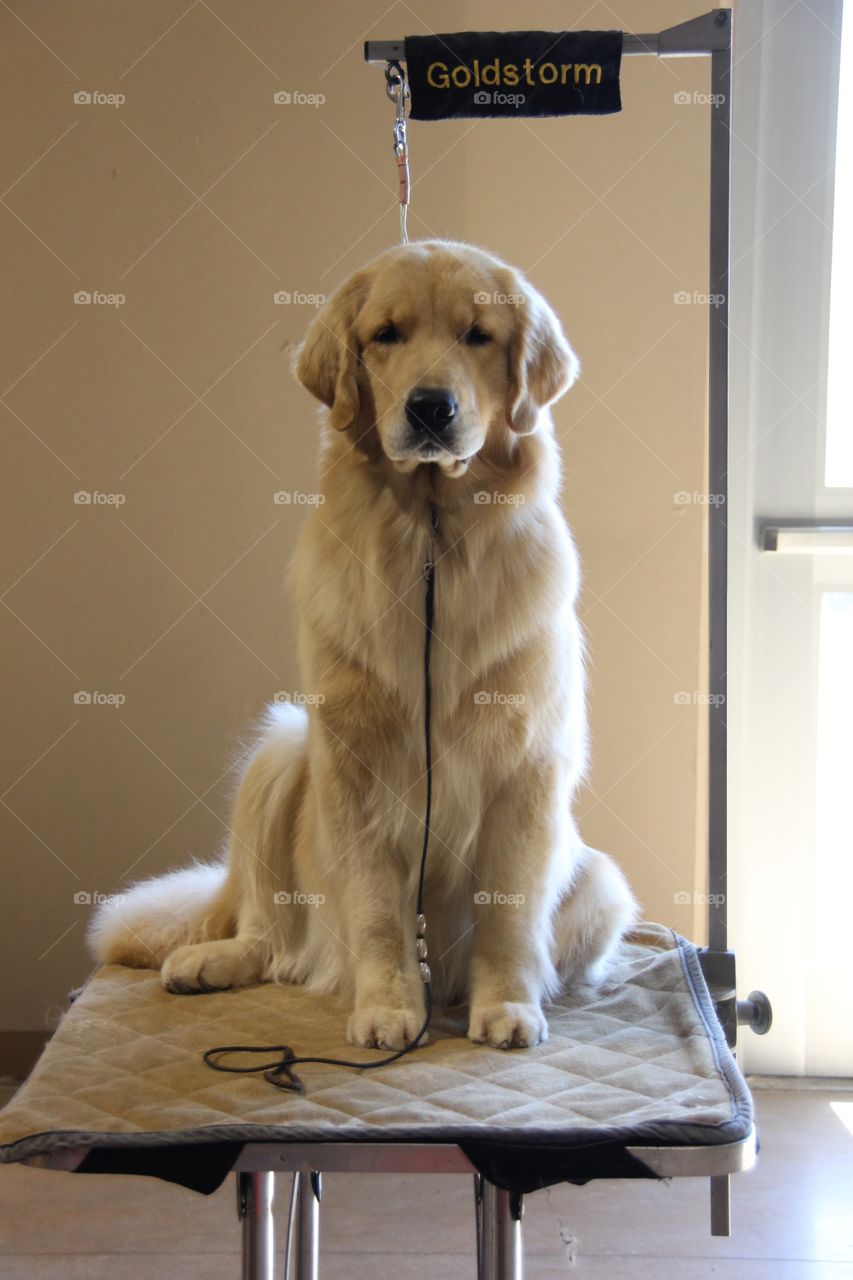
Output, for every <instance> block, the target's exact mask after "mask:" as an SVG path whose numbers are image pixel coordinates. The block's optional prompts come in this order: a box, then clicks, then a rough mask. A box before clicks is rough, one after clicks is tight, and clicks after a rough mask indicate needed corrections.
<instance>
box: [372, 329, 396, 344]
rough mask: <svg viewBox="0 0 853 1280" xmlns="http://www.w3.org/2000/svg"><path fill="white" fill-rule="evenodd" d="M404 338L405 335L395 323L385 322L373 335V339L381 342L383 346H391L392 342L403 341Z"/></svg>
mask: <svg viewBox="0 0 853 1280" xmlns="http://www.w3.org/2000/svg"><path fill="white" fill-rule="evenodd" d="M402 339H403V335H402V333H401V332H400V330H399V329H398V328H397V326H396V325H395V324H384V325H383V326H382V328H381V329H377V331H376V333H374V335H373V341H374V342H381V343H382V345H383V346H389V345H390V344H391V343H392V342H401V341H402Z"/></svg>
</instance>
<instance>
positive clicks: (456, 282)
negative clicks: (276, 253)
mask: <svg viewBox="0 0 853 1280" xmlns="http://www.w3.org/2000/svg"><path fill="white" fill-rule="evenodd" d="M472 326H477V327H474V328H472ZM576 374H577V361H576V359H575V357H574V355H573V353H572V352H571V350H570V348H569V346H568V344H567V342H566V340H565V338H564V336H563V333H562V330H561V328H560V325H559V322H558V321H557V318H556V316H555V315H554V313H553V312H552V311H551V309H550V308H549V307H548V306H547V304H546V303H545V302H544V301H543V299H542V298H541V297H540V296H539V295H538V294H537V293H536V291H535V290H534V289H533V288H532V287H531V286H530V285H529V284H528V282H527V281H526V280H524V278H523V277H522V276H520V275H519V273H517V272H516V271H514V270H513V269H512V268H510V267H507V266H506V265H504V264H503V263H501V262H498V261H497V260H496V259H495V258H493V257H491V256H490V255H488V254H486V253H484V252H483V251H481V250H478V249H474V248H472V247H471V246H468V245H461V244H452V243H443V242H436V241H427V242H422V243H418V244H412V245H408V246H401V247H400V248H396V249H392V250H390V251H389V252H388V253H385V254H383V255H382V256H381V257H380V258H378V259H377V260H376V261H375V262H373V263H372V264H371V265H369V266H368V267H367V268H365V269H364V270H362V271H359V272H357V273H356V274H355V275H354V276H353V277H352V278H351V279H350V280H349V281H347V282H346V283H345V284H344V285H343V286H342V288H341V289H340V290H339V291H338V293H337V294H336V295H335V296H334V297H333V298H332V300H331V301H330V302H329V303H328V305H327V306H326V307H325V309H324V310H323V311H322V312H321V313H320V315H319V316H318V318H317V319H316V320H315V321H314V323H313V325H312V326H311V328H310V330H309V333H308V336H307V338H306V341H305V343H304V344H303V347H302V349H301V351H300V354H299V358H298V363H297V375H298V377H299V378H300V380H301V381H302V383H303V384H304V385H305V386H306V387H307V388H308V389H309V390H310V391H311V392H312V393H313V394H314V395H315V396H317V398H318V399H320V400H321V401H323V402H324V403H325V405H326V406H327V407H328V414H327V415H326V418H327V421H326V425H325V426H324V429H323V447H322V465H321V476H322V479H321V489H322V493H323V496H324V501H323V503H322V504H319V505H317V506H316V507H315V508H314V509H312V511H311V513H310V515H308V517H307V519H306V520H305V524H304V526H303V529H302V533H301V537H300V540H299V544H298V547H297V550H296V554H295V556H294V560H293V564H292V568H291V573H290V586H291V590H292V594H293V597H294V600H295V603H296V609H297V614H298V620H299V650H300V659H301V665H302V672H303V693H304V694H306V695H309V698H308V708H307V710H305V709H302V708H300V707H294V706H291V705H282V706H276V707H274V708H272V709H271V710H270V712H269V713H268V716H267V720H266V723H265V725H264V727H263V730H262V732H261V734H260V737H259V741H258V744H257V747H256V750H255V752H254V754H253V756H252V758H251V760H250V762H249V764H248V767H247V768H246V770H245V773H244V775H243V778H242V782H241V785H240V789H239V792H238V795H237V799H236V804H235V809H234V816H233V822H232V827H231V838H230V840H229V843H228V851H227V860H226V861H225V862H223V863H222V864H221V865H218V864H217V865H212V866H209V867H199V866H195V867H193V868H190V869H188V870H186V871H178V872H174V873H172V875H170V876H167V877H161V878H158V879H155V880H151V881H147V882H144V883H142V884H139V885H136V886H134V887H133V888H131V889H130V890H129V892H128V893H127V895H126V897H125V900H124V902H123V903H114V904H110V905H105V906H103V907H102V908H100V909H99V911H98V913H97V914H96V916H95V918H94V921H93V924H92V927H91V931H90V940H91V944H92V946H93V949H94V951H95V954H96V955H97V956H98V957H99V958H100V959H101V960H104V961H112V962H120V963H125V964H134V965H143V966H153V965H159V966H161V967H162V977H163V982H164V984H165V985H166V987H167V988H168V989H169V990H170V991H174V992H196V991H205V990H209V989H219V988H223V987H233V986H241V985H246V984H249V983H254V982H261V981H288V982H300V983H307V984H309V985H311V986H312V987H313V988H314V989H316V990H321V991H338V992H340V993H342V994H343V996H344V997H345V998H346V999H347V1001H348V1002H349V1005H350V1007H351V1009H352V1012H351V1015H350V1017H349V1022H348V1035H349V1038H350V1039H351V1040H352V1041H354V1042H355V1043H358V1044H362V1045H375V1046H377V1047H389V1048H396V1047H399V1046H401V1045H403V1044H404V1043H406V1042H407V1041H409V1040H411V1039H412V1038H413V1037H414V1036H415V1034H416V1032H417V1030H418V1029H419V1027H420V1025H421V1023H422V1021H423V1016H424V1000H423V990H422V985H421V982H420V980H419V977H418V972H417V963H416V958H415V898H416V886H417V874H418V868H419V858H420V849H421V843H422V839H423V813H424V800H425V755H424V732H423V716H424V682H423V643H424V589H425V588H424V577H423V566H424V563H425V561H427V560H428V559H432V560H434V561H435V564H436V578H435V582H436V588H435V591H436V596H435V601H436V612H435V638H434V641H433V646H432V687H433V702H432V742H433V760H434V762H435V764H434V775H433V779H434V780H433V809H432V842H431V846H430V854H429V860H428V865H427V873H426V918H427V938H428V943H429V960H430V965H431V968H432V974H433V984H434V991H435V996H436V999H437V1001H438V1002H445V1001H450V1000H467V1002H468V1004H469V1007H470V1025H469V1035H470V1036H471V1038H472V1039H474V1040H477V1041H485V1042H487V1043H489V1044H491V1045H498V1046H502V1047H510V1046H520V1045H531V1044H536V1043H537V1042H538V1041H539V1040H540V1039H542V1038H544V1037H545V1036H546V1035H547V1025H546V1022H545V1018H544V1017H543V1014H542V1010H541V1002H542V1000H543V998H545V997H547V996H548V995H551V994H554V993H556V992H557V991H558V990H559V989H560V988H561V987H562V986H563V985H564V984H565V983H567V982H574V983H579V982H590V981H597V980H598V979H599V978H600V977H601V975H602V973H603V972H604V969H605V967H606V963H607V959H608V956H609V954H610V953H611V951H612V950H613V948H614V946H615V945H616V944H617V943H618V941H619V938H620V937H621V935H622V933H623V931H624V930H625V928H626V927H627V925H628V924H629V923H630V922H631V921H632V919H633V918H634V915H635V910H636V908H635V904H634V901H633V898H632V896H631V893H630V890H629V889H628V886H627V884H626V882H625V880H624V878H623V876H622V874H621V872H619V871H618V869H617V868H616V866H615V864H614V863H613V862H611V861H610V859H609V858H607V857H606V855H605V854H603V853H599V852H597V851H596V850H592V849H589V848H587V847H586V846H585V845H584V844H583V843H582V841H581V839H580V837H579V835H578V832H577V830H576V828H575V825H574V822H573V819H572V814H571V801H572V795H573V793H574V791H575V789H576V787H577V785H578V782H579V780H580V778H581V776H582V774H583V770H584V767H585V763H586V720H585V710H584V674H583V662H582V640H581V634H580V629H579V626H578V622H577V618H576V616H575V608H574V604H575V597H576V593H577V589H578V568H577V558H576V554H575V549H574V546H573V543H572V539H571V536H570V534H569V531H568V529H567V527H566V524H565V521H564V520H563V517H562V515H561V513H560V509H559V506H558V501H557V494H558V487H559V470H560V468H559V456H558V451H557V447H556V445H555V442H554V439H553V432H552V426H551V421H550V416H549V413H548V408H547V406H548V405H549V404H550V403H551V402H552V401H553V400H554V399H555V398H556V397H557V396H559V395H560V394H562V392H563V391H565V390H566V388H567V387H568V386H569V385H570V384H571V382H572V381H573V380H574V378H575V376H576ZM436 387H441V388H446V389H449V390H450V391H451V392H452V394H453V396H454V397H455V400H456V402H457V406H458V408H457V413H456V416H455V418H454V420H453V423H452V430H451V431H450V432H449V434H448V435H447V437H442V438H441V439H438V438H437V437H435V438H433V439H431V440H430V439H427V440H421V441H420V442H417V441H413V439H412V427H411V424H410V423H409V422H408V420H407V417H406V412H405V405H406V400H407V397H408V396H409V394H410V393H411V392H412V391H413V390H415V389H418V388H436ZM433 507H434V508H435V510H436V512H437V516H438V531H437V533H434V532H433V529H432V525H431V516H430V513H431V509H432V508H433Z"/></svg>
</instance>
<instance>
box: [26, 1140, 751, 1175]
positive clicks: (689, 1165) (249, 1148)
mask: <svg viewBox="0 0 853 1280" xmlns="http://www.w3.org/2000/svg"><path fill="white" fill-rule="evenodd" d="M112 1149H113V1150H116V1149H119V1150H120V1149H121V1148H115V1147H114V1148H112ZM139 1149H140V1148H138V1147H131V1146H128V1147H126V1148H125V1150H126V1151H134V1150H139ZM625 1149H626V1151H627V1152H628V1154H629V1155H632V1156H633V1157H634V1158H635V1159H636V1160H639V1161H640V1162H641V1163H642V1164H644V1165H646V1167H647V1168H648V1169H649V1170H650V1171H651V1172H652V1173H654V1174H655V1175H656V1176H657V1177H659V1178H700V1177H701V1178H707V1177H710V1176H713V1175H716V1174H723V1173H738V1172H740V1171H741V1170H743V1169H751V1168H752V1166H753V1165H754V1164H755V1152H756V1142H755V1131H754V1130H753V1132H752V1133H750V1134H749V1135H748V1136H747V1137H746V1138H744V1139H743V1140H742V1141H741V1142H727V1143H717V1144H715V1145H711V1146H695V1147H626V1148H625ZM89 1150H91V1148H89V1147H74V1148H70V1149H66V1150H64V1151H53V1152H47V1153H45V1154H44V1155H38V1156H29V1157H28V1158H27V1159H25V1160H22V1161H21V1164H28V1165H33V1166H35V1167H37V1168H39V1169H65V1170H72V1169H76V1168H77V1167H78V1165H79V1164H80V1163H81V1161H82V1160H83V1158H84V1157H85V1156H86V1155H87V1153H88V1151H89ZM161 1150H162V1148H161ZM282 1170H288V1171H289V1172H291V1173H293V1172H300V1173H302V1172H304V1173H312V1172H315V1171H318V1172H321V1173H466V1174H469V1175H470V1174H471V1173H474V1172H475V1169H474V1166H473V1165H472V1164H471V1162H470V1160H469V1159H468V1157H467V1156H466V1155H465V1153H464V1152H463V1151H462V1148H461V1147H458V1146H456V1145H455V1144H454V1143H443V1142H442V1143H439V1142H423V1143H418V1142H412V1143H405V1142H287V1143H284V1142H247V1143H246V1145H245V1146H244V1147H243V1150H242V1151H241V1152H240V1155H239V1156H238V1158H237V1161H236V1163H235V1165H234V1171H235V1172H237V1173H250V1172H254V1173H276V1172H280V1171H282Z"/></svg>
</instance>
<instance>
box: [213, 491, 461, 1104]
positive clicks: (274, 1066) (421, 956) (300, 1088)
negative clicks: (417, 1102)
mask: <svg viewBox="0 0 853 1280" xmlns="http://www.w3.org/2000/svg"><path fill="white" fill-rule="evenodd" d="M430 523H431V524H432V531H433V539H435V538H436V537H437V535H438V511H437V509H436V506H435V503H434V502H433V503H430ZM424 582H425V583H426V596H425V601H424V745H425V748H426V805H425V807H424V843H423V848H422V850H421V866H420V875H419V877H418V900H417V907H416V911H417V937H416V942H415V945H416V947H417V957H418V972H419V974H420V977H421V981H422V982H423V985H424V997H425V1001H426V1017H425V1018H424V1022H423V1026H422V1027H421V1029H420V1031H419V1032H418V1034H417V1035H416V1036H415V1038H414V1040H412V1041H411V1042H410V1043H409V1044H407V1045H405V1046H404V1047H403V1048H402V1049H398V1050H397V1051H396V1052H395V1053H392V1054H389V1055H388V1057H387V1058H378V1059H376V1060H375V1061H373V1062H351V1061H349V1060H348V1059H347V1058H300V1057H297V1056H296V1054H295V1053H294V1052H293V1050H292V1049H291V1047H290V1045H287V1044H270V1045H263V1044H261V1045H254V1044H252V1045H245V1044H228V1045H220V1046H218V1047H217V1048H215V1049H207V1050H206V1051H205V1052H204V1054H203V1055H202V1057H203V1058H204V1061H205V1062H206V1063H207V1065H208V1066H209V1067H212V1068H213V1070H214V1071H227V1072H230V1073H231V1074H233V1075H253V1074H254V1073H255V1072H257V1071H262V1072H263V1073H264V1079H265V1080H268V1081H269V1082H270V1084H274V1085H275V1086H276V1088H278V1089H289V1090H291V1091H292V1092H294V1093H304V1092H305V1085H304V1084H303V1083H302V1081H301V1080H300V1078H299V1076H298V1075H297V1074H296V1072H295V1071H294V1070H293V1067H294V1066H295V1065H296V1064H297V1063H299V1064H300V1065H301V1064H302V1063H303V1062H319V1063H323V1064H325V1065H326V1066H329V1067H354V1068H355V1069H356V1070H357V1071H371V1070H373V1069H374V1068H375V1067H387V1066H388V1065H389V1064H390V1063H392V1062H396V1061H397V1060H398V1058H402V1057H403V1056H404V1055H405V1054H407V1053H411V1052H412V1050H413V1049H417V1047H418V1045H419V1044H420V1043H421V1041H422V1040H423V1038H424V1036H425V1035H426V1033H427V1030H428V1029H429V1024H430V1021H431V1019H432V979H431V974H430V969H429V965H428V963H427V945H426V938H425V936H424V935H425V931H426V918H425V917H424V879H425V876H426V860H427V850H428V848H429V836H430V816H431V811H432V731H431V723H430V721H431V713H432V684H431V681H430V648H431V644H432V633H433V620H434V617H435V561H434V560H432V559H430V560H427V562H426V564H425V565H424ZM233 1053H254V1054H258V1053H264V1054H269V1053H278V1054H281V1057H280V1058H277V1059H276V1060H275V1061H274V1062H262V1063H261V1064H260V1065H259V1066H256V1067H226V1066H224V1065H223V1064H222V1062H221V1061H220V1059H221V1058H223V1057H225V1056H226V1055H227V1054H233Z"/></svg>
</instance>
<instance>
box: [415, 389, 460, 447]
mask: <svg viewBox="0 0 853 1280" xmlns="http://www.w3.org/2000/svg"><path fill="white" fill-rule="evenodd" d="M458 408H459V405H458V404H457V402H456V398H455V397H454V396H453V395H451V393H450V392H449V391H447V390H445V389H444V388H443V387H430V388H426V387H421V388H419V389H418V390H417V391H413V392H411V394H410V395H409V397H408V399H407V400H406V421H407V423H408V424H409V430H410V431H411V433H412V440H413V443H414V444H415V446H416V448H417V449H418V451H421V450H423V451H425V452H433V451H434V450H436V449H446V448H450V447H451V446H452V437H453V428H454V425H455V423H456V414H457V410H458Z"/></svg>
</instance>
